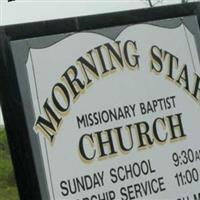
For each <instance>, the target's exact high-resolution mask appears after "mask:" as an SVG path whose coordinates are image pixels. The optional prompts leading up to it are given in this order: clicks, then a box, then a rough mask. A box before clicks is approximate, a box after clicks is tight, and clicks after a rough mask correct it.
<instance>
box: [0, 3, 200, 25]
mask: <svg viewBox="0 0 200 200" xmlns="http://www.w3.org/2000/svg"><path fill="white" fill-rule="evenodd" d="M158 1H162V0H152V2H153V3H154V2H158ZM190 1H197V0H190ZM180 2H181V0H163V3H160V4H157V5H167V4H175V3H180ZM143 7H148V3H147V0H15V1H11V2H8V0H0V8H1V10H0V14H1V17H0V25H8V24H14V23H24V22H32V21H41V20H47V19H56V18H66V17H74V16H83V15H92V14H98V13H108V12H115V11H122V10H129V9H138V8H143Z"/></svg>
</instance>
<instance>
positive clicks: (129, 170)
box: [0, 3, 200, 200]
mask: <svg viewBox="0 0 200 200" xmlns="http://www.w3.org/2000/svg"><path fill="white" fill-rule="evenodd" d="M199 6H200V5H199V3H193V4H188V5H179V6H170V7H163V8H154V9H148V10H138V11H127V12H120V13H113V14H104V15H98V16H88V17H81V18H71V19H64V20H57V21H49V22H39V23H35V24H34V23H33V24H22V25H14V26H7V27H2V28H1V51H2V52H1V55H0V61H1V71H2V75H1V76H2V77H1V90H2V91H1V93H2V107H3V114H4V117H5V124H6V128H7V132H8V138H9V142H10V147H11V151H12V156H13V162H14V165H15V170H16V176H17V181H18V186H19V191H20V195H21V197H22V198H25V199H28V198H29V199H31V198H32V199H34V198H35V199H50V200H72V199H74V200H102V199H103V200H132V199H177V200H182V199H199V198H200V190H199V183H200V167H199V166H200V143H199V141H200V135H199V133H198V132H199V129H200V123H199V120H198V119H199V118H200V60H199V53H200V32H199V31H200V30H199V21H198V19H199V16H198V12H199V9H198V8H199ZM186 8H187V9H186ZM170 9H171V10H172V11H171V12H169V14H168V15H166V14H164V13H165V12H166V10H170ZM175 10H176V12H173V11H175ZM110 19H111V20H110ZM87 22H88V24H87ZM21 176H24V177H23V178H22V177H21ZM25 184H27V185H25ZM26 189H27V191H26Z"/></svg>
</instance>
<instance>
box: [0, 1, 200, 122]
mask: <svg viewBox="0 0 200 200" xmlns="http://www.w3.org/2000/svg"><path fill="white" fill-rule="evenodd" d="M157 1H158V0H153V3H155V2H157ZM191 1H199V0H191ZM180 2H181V0H164V1H163V2H162V3H160V4H157V6H158V5H168V4H176V3H180ZM148 6H149V5H148V3H147V1H146V0H15V1H11V2H8V1H7V0H0V25H10V24H19V23H27V22H34V21H41V20H50V19H60V18H67V17H75V16H84V15H92V14H100V13H108V12H115V11H123V10H130V9H139V8H144V7H148ZM0 124H3V117H2V113H1V110H0Z"/></svg>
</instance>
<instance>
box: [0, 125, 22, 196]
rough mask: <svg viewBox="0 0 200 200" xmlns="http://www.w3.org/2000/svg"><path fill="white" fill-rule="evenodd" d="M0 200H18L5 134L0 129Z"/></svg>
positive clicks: (3, 130) (2, 129)
mask: <svg viewBox="0 0 200 200" xmlns="http://www.w3.org/2000/svg"><path fill="white" fill-rule="evenodd" d="M0 200H19V197H18V192H17V186H16V182H15V176H14V172H13V166H12V162H11V158H10V153H9V148H8V143H7V137H6V132H5V129H4V128H2V127H1V128H0Z"/></svg>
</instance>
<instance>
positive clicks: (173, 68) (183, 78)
mask: <svg viewBox="0 0 200 200" xmlns="http://www.w3.org/2000/svg"><path fill="white" fill-rule="evenodd" d="M138 45H139V44H137V42H136V41H132V40H126V41H124V42H122V41H115V42H113V43H106V44H102V45H100V46H98V47H95V48H93V49H91V50H90V51H88V52H86V54H85V56H81V57H79V58H78V59H77V60H76V61H77V62H76V63H77V64H76V65H71V66H70V67H69V68H68V69H67V70H66V71H65V72H64V73H63V75H62V76H61V77H60V78H61V79H60V80H61V81H59V82H57V83H55V85H54V86H53V87H52V91H51V100H52V103H53V105H51V103H49V101H48V98H47V99H46V101H45V103H44V105H43V111H44V114H45V115H44V116H42V115H40V116H39V117H38V118H37V119H36V122H35V127H34V128H35V130H36V131H37V132H41V133H43V134H44V135H45V137H46V138H47V139H48V140H49V141H50V143H52V144H53V142H54V140H55V139H56V134H57V133H58V131H59V128H60V126H61V122H62V120H63V118H64V117H63V116H64V114H65V117H67V116H66V115H67V114H68V113H69V110H70V106H71V104H75V103H76V101H77V100H78V99H79V97H80V96H81V94H82V93H83V91H84V92H85V91H86V90H87V88H88V87H89V86H91V85H92V84H93V79H95V80H99V79H103V78H104V77H105V76H111V75H112V74H113V73H116V72H122V71H123V69H125V68H126V69H128V70H130V71H133V72H134V73H136V72H137V71H138V70H140V68H141V66H140V59H141V58H140V55H139V54H138V52H137V46H138ZM105 55H106V56H105ZM86 57H87V58H86ZM105 57H107V58H108V59H109V61H110V66H107V65H106V64H105V60H104V59H105ZM97 62H99V63H100V64H99V65H97V64H96V63H97ZM163 69H167V70H166V71H167V72H164V70H163ZM150 71H151V73H155V74H156V75H162V76H164V77H165V78H167V79H168V80H170V81H172V82H173V83H175V84H176V85H178V86H180V88H182V89H183V90H184V91H186V94H189V96H191V97H192V98H193V99H194V100H195V101H196V102H197V103H199V102H200V95H199V94H200V77H199V76H198V75H197V74H196V73H193V74H191V75H190V74H189V73H188V67H187V65H185V64H184V65H182V64H180V63H179V58H178V57H176V55H173V54H172V53H170V52H168V51H166V50H164V49H161V48H160V47H158V46H156V45H154V46H152V47H151V48H150ZM175 72H176V73H175ZM80 74H81V77H83V78H79V77H80V76H79V75H80ZM177 74H178V75H177ZM91 77H92V78H93V79H92V78H91ZM190 83H192V84H190ZM58 91H59V93H58ZM58 94H59V95H62V98H63V99H64V100H65V105H63V104H61V103H60V102H59V100H58ZM174 101H175V97H174V96H172V97H168V98H166V99H165V98H164V99H158V100H154V101H153V102H152V103H150V102H149V103H148V104H147V105H142V104H141V105H140V106H141V110H143V112H144V113H146V112H150V111H152V112H153V111H154V110H156V109H157V107H160V108H161V107H162V108H164V109H169V108H173V107H175V102H174ZM53 107H55V108H56V110H55V109H53ZM107 112H109V113H111V112H110V111H107ZM119 112H120V111H119V109H118V111H116V110H115V112H113V113H111V114H110V116H111V115H112V117H113V119H114V120H117V118H119V117H120V114H119ZM121 112H123V116H125V117H127V116H128V115H130V114H131V113H132V114H134V105H132V107H131V106H130V105H129V106H127V107H126V108H123V109H122V111H121ZM100 114H101V113H100ZM100 114H98V113H91V114H89V115H87V116H81V117H77V121H78V122H77V123H78V124H79V127H81V126H90V125H93V124H99V123H101V120H103V119H102V117H101V116H100ZM121 115H122V114H121ZM159 125H163V128H164V130H165V129H166V132H165V134H164V135H163V133H162V135H160V133H159V131H158V126H159ZM150 129H151V130H150ZM175 129H177V130H178V131H175ZM124 131H126V132H127V133H128V134H129V135H130V138H131V144H130V145H129V146H128V147H127V146H125V145H124V142H123V135H122V132H124ZM133 131H135V132H136V134H134V135H136V137H137V138H138V144H136V143H134V142H133V141H134V139H133ZM114 132H116V133H117V134H116V135H117V139H118V141H119V144H120V146H119V147H118V148H120V149H121V150H123V151H126V152H129V151H130V150H131V149H132V148H133V145H137V148H139V149H140V148H144V147H146V146H148V145H154V143H155V142H159V143H163V144H164V143H165V142H166V141H167V140H170V141H176V140H177V139H179V138H184V137H185V136H186V134H185V133H184V127H183V123H182V113H177V114H174V115H169V116H166V117H158V118H156V119H154V121H153V123H152V124H149V123H148V122H146V121H142V122H136V123H134V124H127V125H126V126H124V127H122V126H121V127H114V128H112V129H107V130H103V131H98V132H95V133H91V134H84V135H82V136H81V138H80V142H79V147H78V148H79V152H80V154H81V157H82V159H84V160H94V159H98V158H105V157H107V156H110V155H113V154H116V153H117V152H118V150H117V147H115V146H114V143H113V140H114V139H115V137H114V134H113V133H114ZM103 134H104V135H105V134H106V135H107V138H108V139H107V141H103V137H102V135H103ZM94 140H97V143H98V144H99V145H98V146H99V147H94V144H95V143H94ZM86 141H89V143H90V146H91V152H92V153H91V152H90V154H88V153H86V151H85V146H84V145H85V142H86ZM87 144H88V143H87ZM105 144H107V145H109V146H110V152H109V153H105V149H104V145H105ZM97 148H99V151H97ZM97 152H99V153H97ZM97 154H98V155H97Z"/></svg>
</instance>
